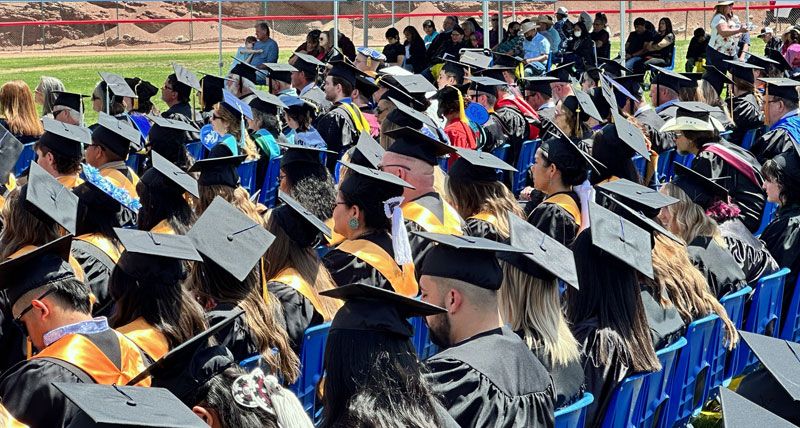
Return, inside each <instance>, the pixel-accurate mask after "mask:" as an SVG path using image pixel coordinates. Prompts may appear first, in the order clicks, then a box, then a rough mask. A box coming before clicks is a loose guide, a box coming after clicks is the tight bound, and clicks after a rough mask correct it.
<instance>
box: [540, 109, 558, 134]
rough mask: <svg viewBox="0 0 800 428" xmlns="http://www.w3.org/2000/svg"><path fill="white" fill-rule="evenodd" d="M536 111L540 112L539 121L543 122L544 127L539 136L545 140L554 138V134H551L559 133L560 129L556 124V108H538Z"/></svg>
mask: <svg viewBox="0 0 800 428" xmlns="http://www.w3.org/2000/svg"><path fill="white" fill-rule="evenodd" d="M536 113H539V122H540V123H541V124H542V127H541V129H540V130H539V136H540V137H541V138H542V139H543V140H547V139H550V138H553V135H551V134H555V135H558V130H557V129H556V126H555V120H556V108H555V107H545V108H543V109H540V110H537V111H536Z"/></svg>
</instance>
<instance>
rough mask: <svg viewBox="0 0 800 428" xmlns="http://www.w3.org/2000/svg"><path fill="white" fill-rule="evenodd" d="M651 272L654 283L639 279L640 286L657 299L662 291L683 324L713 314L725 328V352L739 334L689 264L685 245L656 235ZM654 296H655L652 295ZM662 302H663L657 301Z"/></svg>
mask: <svg viewBox="0 0 800 428" xmlns="http://www.w3.org/2000/svg"><path fill="white" fill-rule="evenodd" d="M653 272H654V274H655V275H654V276H655V280H652V279H650V278H646V277H642V280H643V282H644V284H645V285H646V286H647V287H650V288H651V289H652V290H654V291H655V292H656V293H658V294H656V295H657V296H660V295H661V292H662V291H664V292H666V294H667V295H668V296H669V300H670V301H671V302H672V304H673V305H674V306H675V309H677V310H678V313H679V314H680V315H681V318H682V319H683V321H684V322H686V323H687V324H688V323H690V322H692V321H694V320H696V319H699V318H703V317H705V316H708V315H709V314H711V313H712V312H713V313H716V314H717V315H719V318H720V320H721V321H722V324H723V326H724V328H725V339H726V343H727V344H728V349H733V346H734V345H735V344H736V342H738V341H739V333H738V332H737V331H736V327H735V326H734V325H733V322H732V321H731V319H730V318H729V317H728V313H727V312H726V311H725V308H724V307H723V306H722V305H721V304H720V303H719V301H718V300H717V298H716V296H714V295H713V294H712V293H711V291H710V289H709V287H708V282H707V281H706V278H705V276H703V274H702V273H701V272H700V271H699V270H698V269H697V268H696V267H695V266H694V265H693V264H692V261H691V260H690V259H689V253H688V252H687V251H686V246H684V245H681V244H678V243H677V242H675V241H673V240H671V239H669V238H667V237H666V236H664V235H662V234H660V233H658V234H656V245H655V246H654V247H653ZM654 294H655V293H654ZM659 303H662V306H663V302H659Z"/></svg>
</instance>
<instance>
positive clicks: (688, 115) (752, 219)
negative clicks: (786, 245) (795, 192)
mask: <svg viewBox="0 0 800 428" xmlns="http://www.w3.org/2000/svg"><path fill="white" fill-rule="evenodd" d="M675 106H677V107H676V114H677V116H676V117H674V118H671V119H669V120H668V121H667V122H666V123H665V124H664V126H663V127H662V128H661V132H667V131H672V132H675V131H679V132H675V135H676V139H675V143H676V144H677V151H678V153H680V154H682V155H685V154H693V155H695V158H694V160H692V165H691V168H692V169H693V170H694V171H696V172H698V173H700V174H702V175H703V176H705V177H708V178H711V179H713V180H718V184H719V185H720V186H722V187H724V188H725V189H726V190H727V191H728V193H729V194H730V196H731V200H732V201H733V203H735V204H736V205H737V206H738V207H739V209H740V210H741V219H742V222H744V224H745V226H747V229H748V230H750V232H755V231H757V230H758V226H759V224H760V222H761V214H762V213H763V212H764V204H765V203H766V199H767V198H766V195H764V191H763V190H762V189H761V186H762V184H763V182H764V180H763V178H762V177H761V164H759V163H758V161H757V160H756V158H755V157H753V155H752V154H750V152H748V151H747V150H744V149H742V148H741V147H738V146H734V145H733V144H730V143H728V142H726V141H724V140H722V139H720V137H719V132H720V131H719V130H721V129H723V128H722V126H721V124H720V123H719V121H718V120H717V119H715V118H714V117H712V115H711V112H712V111H713V110H714V109H717V110H718V108H717V107H709V106H708V105H706V104H703V103H696V102H695V103H684V102H681V103H677V104H675Z"/></svg>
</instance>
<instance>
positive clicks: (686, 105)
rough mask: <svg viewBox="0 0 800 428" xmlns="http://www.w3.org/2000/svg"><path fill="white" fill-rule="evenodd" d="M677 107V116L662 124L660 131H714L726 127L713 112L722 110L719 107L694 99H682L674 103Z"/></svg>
mask: <svg viewBox="0 0 800 428" xmlns="http://www.w3.org/2000/svg"><path fill="white" fill-rule="evenodd" d="M674 105H675V106H676V107H677V110H676V111H675V117H671V118H669V119H668V120H667V121H666V122H665V123H664V125H662V126H661V129H660V130H659V131H660V132H668V131H709V132H710V131H714V130H717V131H719V130H721V129H724V126H723V125H722V124H721V123H720V122H719V121H718V120H717V119H716V118H715V117H714V116H712V113H714V112H718V111H720V108H719V107H714V106H710V105H708V104H706V103H701V102H694V101H681V102H677V103H675V104H674Z"/></svg>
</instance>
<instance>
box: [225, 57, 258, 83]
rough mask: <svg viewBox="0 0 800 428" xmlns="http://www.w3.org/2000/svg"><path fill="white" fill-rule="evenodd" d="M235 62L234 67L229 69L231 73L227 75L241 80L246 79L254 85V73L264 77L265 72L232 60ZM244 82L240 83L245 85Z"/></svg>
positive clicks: (237, 60)
mask: <svg viewBox="0 0 800 428" xmlns="http://www.w3.org/2000/svg"><path fill="white" fill-rule="evenodd" d="M233 60H234V61H236V65H234V66H233V68H231V71H230V72H229V73H228V75H235V76H239V77H241V78H242V79H247V81H248V82H250V83H253V84H254V83H256V73H261V75H262V76H266V75H267V72H266V71H264V70H259V69H258V68H256V67H255V66H253V65H251V64H248V63H246V62H244V61H242V60H240V59H238V58H233ZM245 84H246V82H242V85H245Z"/></svg>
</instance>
